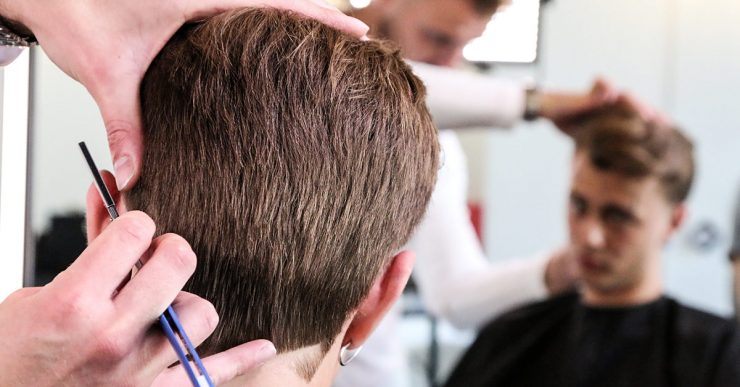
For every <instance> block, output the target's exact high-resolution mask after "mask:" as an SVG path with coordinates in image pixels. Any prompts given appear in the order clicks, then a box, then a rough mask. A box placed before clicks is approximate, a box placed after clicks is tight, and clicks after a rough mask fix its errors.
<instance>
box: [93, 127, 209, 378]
mask: <svg viewBox="0 0 740 387" xmlns="http://www.w3.org/2000/svg"><path fill="white" fill-rule="evenodd" d="M79 145H80V150H81V151H82V155H83V156H84V157H85V161H87V165H88V166H89V167H90V172H92V175H93V179H94V180H95V186H96V187H97V188H98V192H100V196H101V197H102V198H103V203H105V208H106V210H108V214H109V215H110V218H111V220H115V219H116V218H118V210H117V209H116V203H115V202H114V201H113V197H112V196H111V194H110V191H108V187H106V186H105V182H104V181H103V177H102V176H101V175H100V172H99V171H98V167H97V166H95V161H93V159H92V156H91V155H90V152H89V151H88V150H87V145H85V142H84V141H82V142H80V143H79ZM141 267H142V263H141V261H140V260H139V261H137V262H136V268H137V269H141ZM159 324H160V325H161V326H162V330H164V333H165V335H166V336H167V339H168V340H169V341H170V344H172V348H174V349H175V352H176V353H177V357H178V358H179V359H180V363H181V364H182V366H183V368H184V369H185V372H186V373H187V374H188V377H189V378H190V381H191V382H192V383H193V386H195V387H204V386H207V387H214V384H213V380H211V377H210V376H209V375H208V371H206V367H205V366H204V365H203V362H202V361H201V359H200V356H198V352H196V351H195V347H194V346H193V343H192V342H191V341H190V339H189V338H188V335H187V334H185V329H184V328H183V327H182V325H181V324H180V319H179V318H178V317H177V313H175V310H174V309H172V305H170V306H168V307H167V310H165V311H164V313H162V315H161V316H159ZM183 347H184V349H183ZM188 355H190V358H191V359H192V361H193V363H195V367H196V368H197V373H196V370H194V369H193V364H192V363H191V362H190V361H189V360H188Z"/></svg>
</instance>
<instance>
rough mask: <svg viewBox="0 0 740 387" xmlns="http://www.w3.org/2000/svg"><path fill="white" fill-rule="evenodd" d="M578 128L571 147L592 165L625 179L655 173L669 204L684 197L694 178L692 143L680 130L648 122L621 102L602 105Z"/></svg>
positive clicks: (677, 201)
mask: <svg viewBox="0 0 740 387" xmlns="http://www.w3.org/2000/svg"><path fill="white" fill-rule="evenodd" d="M577 127H578V129H577V130H576V132H575V140H576V150H577V151H585V152H588V155H589V157H590V159H591V162H592V164H593V165H594V166H596V167H597V168H599V169H601V170H607V171H615V172H617V173H620V174H623V175H625V176H628V177H635V178H643V177H648V176H654V177H656V178H658V180H659V181H660V184H661V187H662V188H663V191H664V193H665V195H666V199H667V200H668V201H669V202H671V203H674V204H677V203H681V202H683V201H684V200H686V198H687V196H688V195H689V191H690V189H691V183H692V180H693V178H694V169H695V166H694V155H693V153H694V146H693V144H692V143H691V140H689V139H688V138H687V137H686V136H685V135H684V134H683V133H682V132H681V130H680V129H678V128H675V127H670V126H668V125H665V124H658V123H655V122H647V121H645V120H644V119H642V118H641V117H640V115H639V114H638V113H637V112H635V111H634V110H632V109H629V108H627V107H624V106H610V107H605V108H602V109H600V110H598V111H596V112H594V113H591V114H589V115H587V116H586V117H585V118H584V119H583V121H581V122H580V123H579V124H578V125H577Z"/></svg>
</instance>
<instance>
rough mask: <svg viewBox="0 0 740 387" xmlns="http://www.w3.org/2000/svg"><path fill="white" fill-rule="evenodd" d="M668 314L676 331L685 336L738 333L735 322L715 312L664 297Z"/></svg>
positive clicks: (697, 336) (699, 336)
mask: <svg viewBox="0 0 740 387" xmlns="http://www.w3.org/2000/svg"><path fill="white" fill-rule="evenodd" d="M665 303H666V305H667V306H668V311H669V314H670V315H672V316H673V320H674V321H673V322H674V324H675V326H676V329H677V331H678V332H677V333H679V334H680V335H681V336H685V337H694V338H701V337H716V336H724V337H731V336H733V335H737V334H738V326H737V324H736V323H735V322H734V321H732V320H730V319H728V318H724V317H721V316H718V315H716V314H713V313H710V312H707V311H704V310H701V309H697V308H694V307H691V306H687V305H684V304H682V303H680V302H678V301H676V300H675V299H673V298H670V297H665Z"/></svg>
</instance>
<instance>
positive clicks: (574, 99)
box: [539, 79, 619, 134]
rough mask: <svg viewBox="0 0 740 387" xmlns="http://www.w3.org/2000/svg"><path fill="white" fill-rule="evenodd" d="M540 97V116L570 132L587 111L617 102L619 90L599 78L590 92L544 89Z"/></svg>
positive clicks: (567, 132) (565, 131)
mask: <svg viewBox="0 0 740 387" xmlns="http://www.w3.org/2000/svg"><path fill="white" fill-rule="evenodd" d="M539 98H540V116H542V117H543V118H547V119H549V120H550V121H552V122H553V124H555V126H557V127H558V128H559V129H560V130H562V131H563V132H564V133H566V134H569V133H570V132H571V131H572V130H573V123H574V122H575V120H577V119H578V118H579V117H580V116H581V115H583V114H585V113H589V112H591V111H593V110H595V109H598V108H601V107H603V106H605V105H608V104H612V103H615V102H616V101H617V99H618V98H619V92H618V90H616V89H615V88H614V87H613V86H612V85H611V84H610V83H609V82H607V81H606V80H603V79H597V80H596V81H595V82H594V84H593V86H591V90H590V91H589V92H588V93H566V92H555V91H542V92H540V96H539Z"/></svg>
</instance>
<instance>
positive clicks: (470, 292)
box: [430, 257, 548, 328]
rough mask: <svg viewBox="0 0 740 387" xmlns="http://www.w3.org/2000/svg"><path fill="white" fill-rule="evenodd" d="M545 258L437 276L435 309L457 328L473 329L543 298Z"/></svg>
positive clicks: (545, 289) (495, 264) (545, 294)
mask: <svg viewBox="0 0 740 387" xmlns="http://www.w3.org/2000/svg"><path fill="white" fill-rule="evenodd" d="M546 266H547V259H546V258H545V257H541V258H528V259H515V260H509V261H505V262H497V263H489V264H488V265H487V266H486V267H484V268H481V269H478V270H476V271H471V272H468V273H464V274H462V275H458V276H456V277H453V278H449V277H448V278H445V279H440V284H444V285H440V287H439V288H438V289H437V291H436V292H435V294H434V295H430V296H433V297H436V300H435V301H434V303H435V304H436V305H437V307H436V309H437V310H436V312H437V314H438V315H439V316H440V317H443V318H445V319H447V320H449V321H450V322H451V323H452V324H454V325H455V326H456V327H458V328H477V327H479V326H481V325H483V324H485V323H487V322H488V321H490V320H492V319H494V318H496V317H497V316H499V315H500V314H502V313H504V312H506V311H508V310H510V309H513V308H516V307H518V306H521V305H524V304H527V303H530V302H535V301H539V300H542V299H544V298H546V297H547V295H548V293H547V288H546V287H545V285H544V281H543V277H544V275H545V274H544V273H545V268H546Z"/></svg>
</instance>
